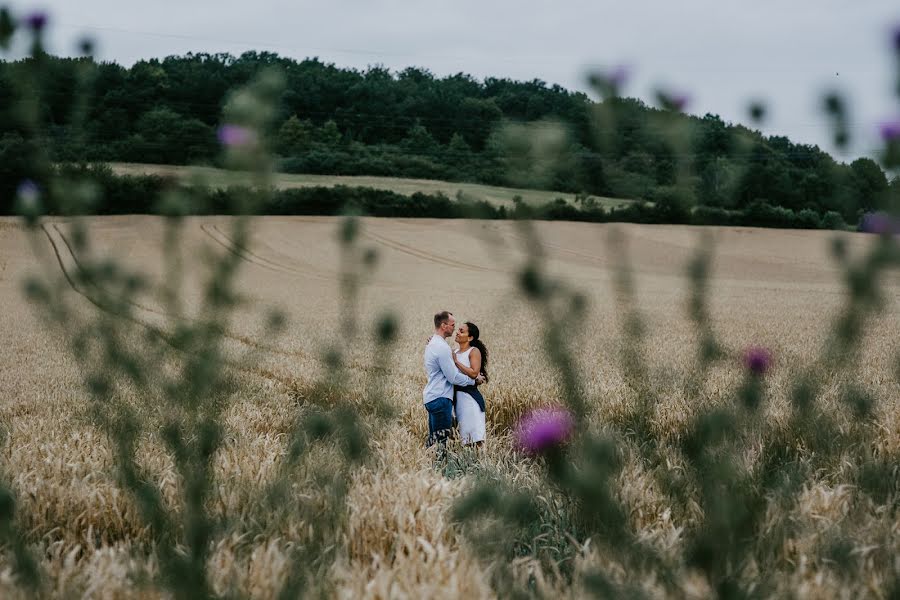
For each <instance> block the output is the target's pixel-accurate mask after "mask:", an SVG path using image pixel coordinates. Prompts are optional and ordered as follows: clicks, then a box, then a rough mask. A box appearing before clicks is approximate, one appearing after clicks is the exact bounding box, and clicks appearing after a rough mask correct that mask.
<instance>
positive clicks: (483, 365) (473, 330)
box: [466, 321, 488, 381]
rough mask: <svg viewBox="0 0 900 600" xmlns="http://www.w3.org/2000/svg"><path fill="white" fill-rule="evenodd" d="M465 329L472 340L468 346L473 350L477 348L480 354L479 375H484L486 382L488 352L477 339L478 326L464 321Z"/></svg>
mask: <svg viewBox="0 0 900 600" xmlns="http://www.w3.org/2000/svg"><path fill="white" fill-rule="evenodd" d="M466 327H467V328H468V330H469V336H470V337H471V338H472V341H471V342H469V345H470V346H472V347H473V348H478V351H479V352H481V374H482V375H484V380H485V381H487V380H488V374H487V364H488V351H487V347H486V346H485V345H484V343H483V342H482V341H481V340H479V339H478V325H476V324H475V323H470V322H468V321H466Z"/></svg>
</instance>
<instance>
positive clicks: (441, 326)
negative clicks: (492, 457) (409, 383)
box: [422, 310, 488, 446]
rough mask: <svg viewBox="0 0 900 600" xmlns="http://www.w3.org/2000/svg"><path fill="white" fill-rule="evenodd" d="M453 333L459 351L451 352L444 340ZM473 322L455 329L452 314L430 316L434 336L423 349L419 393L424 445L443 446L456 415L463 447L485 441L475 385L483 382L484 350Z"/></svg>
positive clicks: (481, 409) (482, 401)
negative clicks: (424, 378)
mask: <svg viewBox="0 0 900 600" xmlns="http://www.w3.org/2000/svg"><path fill="white" fill-rule="evenodd" d="M454 331H455V332H456V343H457V344H459V350H456V351H452V350H451V349H450V346H449V345H447V342H446V339H447V338H449V337H450V336H452V335H453V334H454ZM478 337H479V332H478V327H476V326H475V324H474V323H468V322H466V323H462V324H460V326H459V328H457V327H456V319H454V318H453V313H450V312H448V311H446V310H445V311H442V312H439V313H437V314H436V315H434V335H433V336H432V337H431V339H430V340H429V341H428V344H427V345H426V346H425V374H426V375H427V376H428V383H427V384H426V385H425V390H424V392H423V393H422V399H423V400H424V402H425V410H426V411H428V445H429V446H431V445H432V444H435V443H438V444H441V445H443V444H445V443H446V440H447V438H448V437H450V436H451V434H452V433H453V414H454V413H455V414H456V421H457V426H458V428H459V437H460V438H461V440H462V442H463V444H475V445H481V444H482V443H484V438H485V420H484V396H482V395H481V392H480V391H479V390H478V386H479V385H481V384H482V383H484V382H486V381H487V362H488V353H487V348H485V346H484V344H483V343H482V342H481V340H479V339H478Z"/></svg>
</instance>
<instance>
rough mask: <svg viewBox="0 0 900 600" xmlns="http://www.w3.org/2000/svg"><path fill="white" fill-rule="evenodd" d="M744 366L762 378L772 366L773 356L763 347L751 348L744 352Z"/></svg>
mask: <svg viewBox="0 0 900 600" xmlns="http://www.w3.org/2000/svg"><path fill="white" fill-rule="evenodd" d="M744 366H745V367H747V370H748V371H750V373H752V374H753V375H756V376H757V377H761V376H763V375H765V374H766V371H768V370H769V368H770V367H771V366H772V354H771V353H770V352H769V351H768V350H767V349H766V348H763V347H762V346H751V347H750V348H747V351H746V352H744Z"/></svg>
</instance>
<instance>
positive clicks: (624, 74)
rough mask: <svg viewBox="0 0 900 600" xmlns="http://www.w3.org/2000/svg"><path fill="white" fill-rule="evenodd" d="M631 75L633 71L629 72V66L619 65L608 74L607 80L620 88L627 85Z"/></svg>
mask: <svg viewBox="0 0 900 600" xmlns="http://www.w3.org/2000/svg"><path fill="white" fill-rule="evenodd" d="M630 75H631V73H630V72H629V70H628V67H626V66H624V65H619V66H618V67H616V68H615V69H613V70H612V71H610V72H609V73H607V74H606V80H607V81H608V82H609V83H610V85H612V86H613V87H614V88H616V89H618V88H620V87H622V86H623V85H625V83H626V82H627V81H628V78H629V76H630Z"/></svg>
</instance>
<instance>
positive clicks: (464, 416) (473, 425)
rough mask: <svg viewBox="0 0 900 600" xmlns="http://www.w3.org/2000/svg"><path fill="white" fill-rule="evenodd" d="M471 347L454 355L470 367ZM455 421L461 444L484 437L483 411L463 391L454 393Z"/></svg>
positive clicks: (470, 442)
mask: <svg viewBox="0 0 900 600" xmlns="http://www.w3.org/2000/svg"><path fill="white" fill-rule="evenodd" d="M471 352H472V349H471V348H469V349H468V350H466V351H465V352H460V353H459V354H457V355H456V359H457V360H458V361H459V362H460V363H461V364H463V365H465V366H467V367H471V366H472V363H471V362H469V354H470V353H471ZM456 421H457V424H458V426H459V437H460V440H462V443H463V444H473V443H475V442H483V441H484V437H485V429H486V426H485V421H484V413H483V412H481V408H480V407H479V406H478V403H477V402H475V399H474V398H472V396H470V395H469V394H467V393H465V392H457V394H456Z"/></svg>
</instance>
